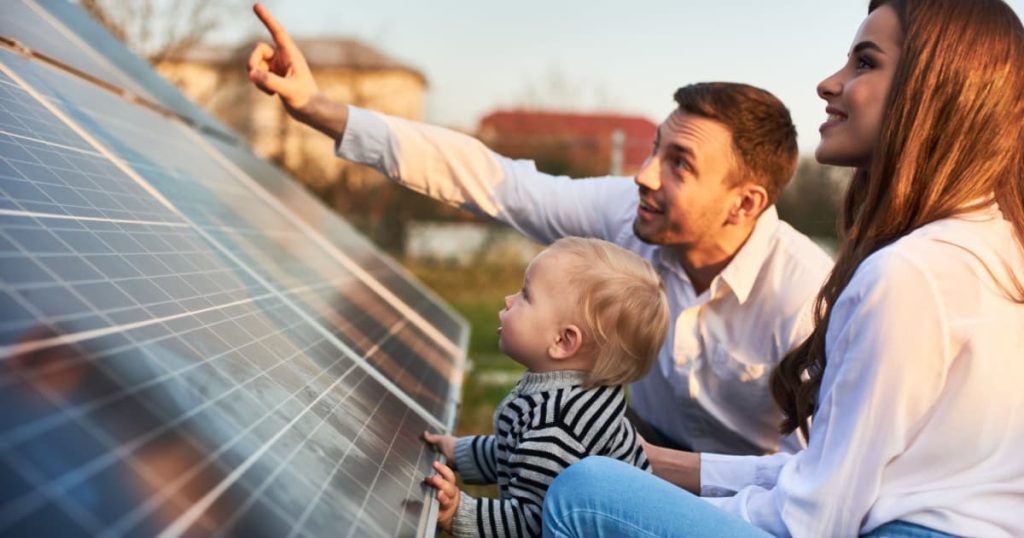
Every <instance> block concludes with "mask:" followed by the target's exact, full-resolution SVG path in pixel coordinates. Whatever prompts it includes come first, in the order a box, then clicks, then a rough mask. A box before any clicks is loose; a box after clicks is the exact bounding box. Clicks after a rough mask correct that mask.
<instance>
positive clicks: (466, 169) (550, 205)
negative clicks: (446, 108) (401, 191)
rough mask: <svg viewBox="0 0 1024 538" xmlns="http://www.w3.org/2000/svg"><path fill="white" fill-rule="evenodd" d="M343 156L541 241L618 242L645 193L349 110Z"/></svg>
mask: <svg viewBox="0 0 1024 538" xmlns="http://www.w3.org/2000/svg"><path fill="white" fill-rule="evenodd" d="M336 153H337V155H338V156H339V157H341V158H343V159H346V160H349V161H353V162H357V163H361V164H365V165H368V166H371V167H373V168H375V169H376V170H378V171H379V172H381V173H382V174H384V175H385V176H387V177H388V178H389V179H391V180H392V181H394V182H396V183H398V184H400V185H403V186H405V187H407V188H409V189H411V190H413V191H416V192H419V193H421V194H425V195H427V196H430V197H431V198H434V199H436V200H440V201H442V202H445V203H447V204H450V205H454V206H458V207H461V208H463V209H466V210H469V211H472V212H474V213H477V214H481V215H486V216H489V217H491V218H495V219H497V220H500V221H502V222H505V223H507V224H509V225H511V226H512V227H514V228H515V229H517V230H518V231H519V232H520V233H523V234H524V235H526V236H528V237H530V238H532V239H534V240H535V241H538V242H541V243H550V242H552V241H554V240H555V239H558V238H560V237H564V236H569V235H579V236H590V237H598V238H602V239H606V240H611V241H614V240H616V239H618V238H617V237H615V236H616V235H618V234H621V233H623V232H622V230H623V229H625V230H626V231H630V227H628V226H623V221H624V220H626V221H629V220H631V219H632V218H633V217H634V216H635V215H634V211H635V208H636V204H637V198H638V195H637V189H636V186H635V185H633V182H632V181H629V179H627V178H623V177H604V178H592V179H586V180H573V179H570V178H568V177H564V176H552V175H548V174H544V173H542V172H539V171H538V170H537V168H536V166H535V165H534V163H533V161H528V160H516V159H509V158H507V157H503V156H501V155H498V154H497V153H494V152H493V151H491V150H490V149H488V148H487V146H485V145H484V144H483V143H482V142H480V141H479V140H477V139H475V138H473V137H471V136H467V135H464V134H462V133H459V132H455V131H452V130H449V129H445V128H442V127H436V126H432V125H427V124H423V123H418V122H414V121H410V120H405V119H401V118H395V117H391V116H386V115H383V114H378V113H376V112H370V111H367V110H363V109H360V108H357V107H349V119H348V124H347V126H346V129H345V134H344V135H343V136H342V138H341V140H340V141H339V142H338V145H337V147H336Z"/></svg>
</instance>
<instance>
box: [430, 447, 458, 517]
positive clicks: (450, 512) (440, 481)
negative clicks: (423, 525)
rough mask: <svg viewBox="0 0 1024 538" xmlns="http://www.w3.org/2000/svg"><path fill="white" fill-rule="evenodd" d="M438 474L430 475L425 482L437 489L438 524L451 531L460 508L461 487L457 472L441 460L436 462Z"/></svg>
mask: <svg viewBox="0 0 1024 538" xmlns="http://www.w3.org/2000/svg"><path fill="white" fill-rule="evenodd" d="M434 470H435V471H437V474H435V475H433V476H428V477H427V478H426V479H424V482H426V483H427V484H430V485H431V486H433V487H434V488H435V489H437V502H438V504H439V508H438V510H437V526H438V527H441V528H442V529H444V530H446V531H448V532H451V531H452V520H453V519H455V511H456V510H457V509H458V508H459V488H458V486H456V485H455V473H454V472H452V470H451V469H449V468H448V466H447V465H445V464H443V463H441V462H437V461H435V462H434Z"/></svg>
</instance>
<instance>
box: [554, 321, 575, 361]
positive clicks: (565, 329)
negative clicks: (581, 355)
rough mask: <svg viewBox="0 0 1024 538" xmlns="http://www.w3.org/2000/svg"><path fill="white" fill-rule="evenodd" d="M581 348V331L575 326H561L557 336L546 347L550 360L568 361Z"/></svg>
mask: <svg viewBox="0 0 1024 538" xmlns="http://www.w3.org/2000/svg"><path fill="white" fill-rule="evenodd" d="M581 347H583V331H581V330H580V328H579V327H577V326H576V325H572V324H569V325H562V326H561V327H560V328H559V329H558V336H557V337H556V338H555V341H554V342H552V343H551V345H550V346H548V355H550V356H551V358H552V359H555V360H562V359H569V358H572V357H573V356H574V355H576V353H577V352H579V350H580V348H581Z"/></svg>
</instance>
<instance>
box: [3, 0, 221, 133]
mask: <svg viewBox="0 0 1024 538" xmlns="http://www.w3.org/2000/svg"><path fill="white" fill-rule="evenodd" d="M0 36H3V37H4V39H7V40H14V41H15V42H17V44H18V45H20V46H23V47H25V48H28V49H30V50H31V51H32V52H33V53H35V54H41V55H44V56H45V57H46V58H48V59H51V60H53V61H56V62H60V63H62V64H64V65H66V66H67V67H69V68H71V69H74V70H77V71H80V72H81V73H83V74H85V75H87V76H90V77H95V78H96V79H98V80H100V81H102V82H104V83H107V84H110V85H112V86H114V87H116V88H118V89H119V90H121V91H128V92H130V93H131V94H134V95H135V96H138V97H140V98H142V99H144V100H147V101H150V102H152V103H154V104H158V105H159V106H162V107H165V108H167V109H168V110H170V111H173V112H174V113H175V114H178V115H179V116H181V117H182V119H184V120H186V121H188V122H189V123H190V124H192V125H195V126H197V127H200V128H202V129H204V130H207V131H209V132H212V133H215V134H216V135H217V136H220V137H222V138H225V139H227V140H230V141H232V142H234V143H237V142H238V141H239V138H238V137H237V136H236V135H235V134H233V133H232V132H231V130H230V129H228V128H227V127H226V126H224V124H223V123H221V122H220V121H218V120H217V119H215V118H214V117H212V116H211V115H209V114H207V113H206V112H205V111H203V110H202V109H201V108H199V107H198V106H196V105H195V104H193V103H192V102H190V101H189V100H188V99H186V98H185V96H183V95H181V93H180V92H179V91H177V90H176V89H175V88H174V86H172V85H171V84H170V83H168V82H167V81H166V80H164V79H163V78H162V77H160V75H158V74H157V73H155V72H154V71H153V70H152V69H151V68H150V67H149V65H148V64H146V62H145V61H143V60H142V59H141V58H139V57H137V56H135V55H133V54H132V53H131V52H129V51H128V50H127V49H125V48H124V47H123V46H121V44H120V43H119V42H118V41H117V39H115V38H114V37H113V36H111V35H110V34H109V33H107V32H106V30H104V29H103V28H102V27H101V26H100V25H99V24H97V23H96V22H95V21H93V20H92V19H91V18H90V17H89V15H88V14H86V13H85V12H83V11H82V10H81V9H80V8H79V7H78V6H75V5H73V4H72V3H71V2H68V1H67V0H7V1H6V2H5V3H4V16H3V17H2V18H0Z"/></svg>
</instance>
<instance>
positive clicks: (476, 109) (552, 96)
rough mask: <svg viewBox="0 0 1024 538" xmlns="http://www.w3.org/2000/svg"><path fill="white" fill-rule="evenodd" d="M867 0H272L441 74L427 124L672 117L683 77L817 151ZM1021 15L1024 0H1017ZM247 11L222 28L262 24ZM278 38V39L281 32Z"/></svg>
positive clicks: (290, 23)
mask: <svg viewBox="0 0 1024 538" xmlns="http://www.w3.org/2000/svg"><path fill="white" fill-rule="evenodd" d="M867 3H868V2H867V0H849V1H837V0H782V1H775V2H766V1H762V0H746V1H741V0H714V1H693V0H691V1H685V0H676V1H653V0H631V1H629V2H621V1H619V2H611V1H605V0H588V1H577V0H521V1H518V2H514V3H513V2H494V1H477V2H467V1H465V0H461V1H460V0H430V1H427V2H424V1H414V0H374V1H373V2H345V1H337V0H271V3H270V4H269V5H270V7H271V9H272V12H273V13H274V15H275V16H276V17H277V18H278V20H279V21H280V22H281V23H282V24H283V25H284V26H285V28H287V29H288V30H289V31H290V32H291V33H292V34H293V35H296V36H303V37H311V36H345V37H355V38H358V39H360V40H362V41H364V42H366V43H367V44H369V45H371V46H373V47H375V48H377V49H378V50H380V51H382V52H384V53H385V54H387V55H389V56H391V57H393V58H395V59H396V60H398V61H400V62H402V63H405V64H406V65H409V66H411V67H414V68H416V69H418V70H420V71H421V72H422V73H424V74H425V75H426V77H427V80H428V84H429V88H428V90H427V106H426V118H425V119H426V121H428V122H431V123H437V124H440V125H445V126H450V127H456V128H460V129H467V130H474V129H475V127H476V125H477V122H478V121H479V119H480V118H481V117H482V116H484V115H486V114H487V113H489V112H491V111H493V110H495V109H497V108H511V107H521V106H525V105H546V106H555V107H558V108H563V109H565V108H568V109H572V110H579V111H601V112H615V113H625V114H635V115H640V116H643V117H646V118H648V119H650V120H651V121H654V122H655V123H660V122H661V121H662V120H664V118H665V117H666V116H667V115H668V114H669V113H670V112H671V111H672V110H673V108H674V103H673V101H672V94H673V92H674V91H675V89H676V88H678V87H679V86H683V85H686V84H689V83H693V82H701V81H710V80H723V81H734V82H745V83H748V84H753V85H755V86H759V87H762V88H764V89H766V90H768V91H770V92H772V93H774V94H775V95H776V96H778V97H779V98H780V99H782V101H783V102H784V103H786V105H787V106H788V107H789V108H790V111H791V113H792V115H793V119H794V123H795V124H796V126H797V131H798V136H799V144H800V150H801V153H803V154H805V155H809V154H811V153H813V151H814V147H815V146H816V145H817V143H818V126H819V125H820V124H821V123H822V122H823V121H824V119H825V112H824V111H825V105H824V102H823V101H821V100H820V99H819V98H818V97H817V94H816V93H815V87H816V86H817V84H818V82H820V81H821V80H822V79H823V78H824V77H826V76H828V75H829V74H831V73H832V72H834V71H836V70H837V69H839V67H841V65H842V64H843V62H844V61H845V58H846V53H847V50H848V49H849V47H850V44H851V41H852V39H853V35H854V33H855V32H856V30H857V28H858V26H859V25H860V23H861V21H862V20H863V19H864V17H865V15H866V11H867ZM1008 3H1009V4H1010V5H1011V6H1012V7H1013V9H1014V10H1015V11H1016V12H1017V13H1018V15H1021V14H1024V0H1011V1H1009V2H1008ZM256 24H258V22H257V21H255V16H252V20H250V21H247V22H246V21H244V19H240V20H239V21H235V22H233V25H232V26H230V27H226V28H225V29H224V30H223V31H221V32H219V33H218V34H217V35H216V36H215V37H214V39H215V40H218V41H231V40H234V39H241V36H243V35H245V34H246V33H247V32H252V31H255V30H258V29H259V27H257V26H255V25H256ZM268 39H269V37H268Z"/></svg>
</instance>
